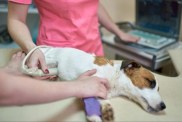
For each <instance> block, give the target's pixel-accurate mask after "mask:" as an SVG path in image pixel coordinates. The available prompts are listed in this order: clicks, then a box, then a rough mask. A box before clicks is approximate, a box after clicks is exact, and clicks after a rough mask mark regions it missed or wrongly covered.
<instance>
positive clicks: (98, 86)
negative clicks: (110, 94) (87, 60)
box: [77, 69, 109, 98]
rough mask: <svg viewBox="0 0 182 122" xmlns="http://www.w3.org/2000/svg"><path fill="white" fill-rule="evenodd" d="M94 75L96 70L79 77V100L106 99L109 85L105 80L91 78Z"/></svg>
mask: <svg viewBox="0 0 182 122" xmlns="http://www.w3.org/2000/svg"><path fill="white" fill-rule="evenodd" d="M95 73H96V69H93V70H89V71H87V72H85V73H83V74H82V75H80V76H79V78H78V79H77V80H78V82H77V83H78V87H77V88H78V90H79V91H80V92H79V95H78V97H80V98H85V97H93V96H96V97H101V98H106V97H107V91H108V90H109V83H108V81H107V79H104V78H99V77H96V76H92V75H94V74H95Z"/></svg>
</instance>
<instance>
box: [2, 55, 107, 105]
mask: <svg viewBox="0 0 182 122" xmlns="http://www.w3.org/2000/svg"><path fill="white" fill-rule="evenodd" d="M24 57H25V54H24V53H22V52H18V53H16V54H14V55H13V56H12V58H11V60H10V62H9V64H8V65H7V66H6V67H4V68H1V69H0V106H2V105H28V104H41V103H49V102H54V101H58V100H62V99H66V98H70V97H78V98H84V97H91V96H96V97H101V98H106V95H107V90H108V84H107V83H108V82H107V80H106V79H102V78H98V77H90V76H91V75H93V74H94V73H95V72H96V71H95V70H90V71H88V72H85V73H83V74H82V75H81V76H80V77H79V78H78V79H77V80H76V81H74V82H72V81H70V82H64V81H63V82H46V81H41V80H38V79H34V78H31V77H29V76H25V75H23V74H21V72H20V71H19V66H20V65H21V62H22V60H23V58H24Z"/></svg>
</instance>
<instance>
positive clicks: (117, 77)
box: [108, 65, 132, 98]
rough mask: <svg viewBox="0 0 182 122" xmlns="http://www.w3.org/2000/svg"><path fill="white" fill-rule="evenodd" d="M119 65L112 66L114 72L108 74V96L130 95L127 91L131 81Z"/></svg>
mask: <svg viewBox="0 0 182 122" xmlns="http://www.w3.org/2000/svg"><path fill="white" fill-rule="evenodd" d="M120 66H121V65H117V66H114V73H113V74H112V75H110V79H108V80H109V83H110V90H109V92H108V98H113V97H117V96H130V95H129V94H128V93H130V92H128V91H129V90H131V89H132V88H130V87H132V86H131V84H130V83H131V81H130V79H129V78H128V77H127V76H126V74H125V73H124V71H123V70H120Z"/></svg>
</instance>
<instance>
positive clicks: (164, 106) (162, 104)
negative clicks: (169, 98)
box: [160, 102, 166, 110]
mask: <svg viewBox="0 0 182 122" xmlns="http://www.w3.org/2000/svg"><path fill="white" fill-rule="evenodd" d="M160 108H161V110H164V109H165V108H166V105H165V104H164V102H161V103H160Z"/></svg>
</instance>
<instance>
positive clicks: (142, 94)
mask: <svg viewBox="0 0 182 122" xmlns="http://www.w3.org/2000/svg"><path fill="white" fill-rule="evenodd" d="M120 69H121V72H123V73H124V74H125V75H126V79H127V81H129V82H130V83H129V84H128V85H127V87H128V90H126V92H128V93H126V94H125V95H126V96H127V97H129V98H131V99H133V100H134V101H136V102H137V103H139V104H140V105H141V106H142V107H143V108H144V109H145V110H146V111H148V112H159V111H162V110H164V109H165V108H166V105H165V104H164V102H163V100H162V98H161V96H160V94H159V86H158V83H157V81H156V79H155V77H154V75H153V74H152V72H151V71H149V70H147V69H146V68H144V67H142V66H141V65H140V64H138V63H136V62H134V61H123V62H122V65H121V68H120Z"/></svg>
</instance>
